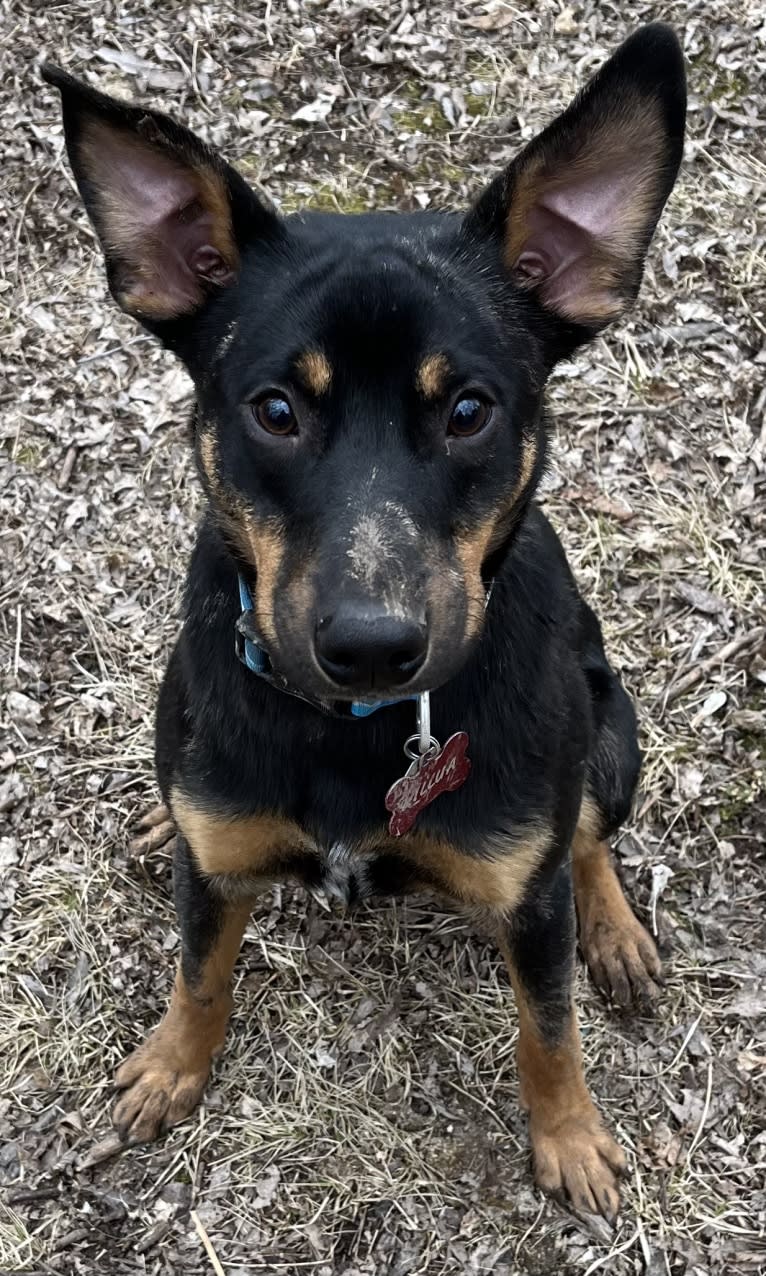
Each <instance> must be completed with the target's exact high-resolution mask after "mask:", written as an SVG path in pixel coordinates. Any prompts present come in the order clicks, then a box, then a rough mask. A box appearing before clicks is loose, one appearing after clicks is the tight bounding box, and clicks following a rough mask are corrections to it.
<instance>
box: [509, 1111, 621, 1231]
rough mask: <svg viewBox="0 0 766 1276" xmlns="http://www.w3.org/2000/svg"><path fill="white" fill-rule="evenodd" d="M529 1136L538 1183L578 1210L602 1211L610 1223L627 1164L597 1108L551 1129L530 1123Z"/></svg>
mask: <svg viewBox="0 0 766 1276" xmlns="http://www.w3.org/2000/svg"><path fill="white" fill-rule="evenodd" d="M530 1134H531V1138H532V1152H533V1156H534V1165H535V1182H536V1183H537V1185H538V1187H540V1188H541V1189H542V1190H543V1191H544V1192H550V1193H551V1195H553V1196H555V1197H556V1198H557V1199H558V1200H559V1201H561V1202H562V1204H567V1205H570V1206H571V1207H572V1208H573V1209H575V1210H577V1211H578V1212H579V1213H584V1214H602V1215H603V1217H604V1218H605V1219H607V1220H608V1222H610V1223H613V1222H614V1220H615V1218H616V1217H617V1213H618V1211H619V1208H620V1192H619V1187H618V1183H619V1179H620V1178H621V1177H622V1176H623V1175H624V1174H625V1171H626V1168H627V1163H626V1160H625V1154H624V1152H623V1151H622V1149H621V1148H620V1147H619V1146H618V1144H617V1143H615V1141H614V1139H613V1138H612V1137H611V1135H610V1134H608V1133H607V1131H606V1130H605V1129H604V1127H603V1125H602V1124H601V1121H600V1119H599V1115H598V1113H597V1111H596V1109H595V1108H593V1109H592V1110H591V1111H590V1112H587V1113H585V1114H584V1115H579V1116H571V1117H567V1118H566V1119H565V1120H563V1121H561V1122H559V1124H558V1125H557V1126H555V1127H554V1128H548V1129H546V1128H545V1127H539V1126H538V1128H535V1125H534V1124H533V1125H532V1128H531V1130H530Z"/></svg>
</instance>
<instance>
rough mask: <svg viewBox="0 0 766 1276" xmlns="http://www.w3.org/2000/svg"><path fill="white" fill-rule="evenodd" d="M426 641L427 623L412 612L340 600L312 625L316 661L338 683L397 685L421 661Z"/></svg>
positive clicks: (369, 686)
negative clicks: (394, 611) (407, 614)
mask: <svg viewBox="0 0 766 1276" xmlns="http://www.w3.org/2000/svg"><path fill="white" fill-rule="evenodd" d="M427 645H428V633H427V630H426V626H425V624H423V623H422V622H420V621H419V620H417V619H415V618H414V617H403V618H402V617H398V616H392V615H391V613H390V612H387V611H381V610H377V609H373V608H370V607H359V606H358V605H354V604H351V603H341V605H340V606H339V607H338V610H337V611H336V612H334V613H333V615H331V616H324V617H322V618H321V619H320V621H319V623H318V624H317V628H316V638H315V647H316V654H317V660H318V661H319V664H320V665H321V667H322V669H323V670H324V672H325V673H326V674H327V675H328V677H329V678H332V680H333V682H335V683H337V685H338V686H340V687H355V688H358V689H360V690H361V689H365V690H372V689H373V688H378V689H382V690H385V689H387V688H392V687H400V686H402V684H403V683H405V682H409V680H410V678H412V677H414V675H415V674H416V673H417V671H418V669H419V668H420V666H421V665H422V664H423V661H424V660H425V658H426V647H427Z"/></svg>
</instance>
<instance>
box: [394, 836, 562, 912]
mask: <svg viewBox="0 0 766 1276" xmlns="http://www.w3.org/2000/svg"><path fill="white" fill-rule="evenodd" d="M550 840H551V833H550V830H549V829H520V830H519V831H518V833H517V834H515V835H514V834H510V835H509V836H508V838H507V840H506V839H503V841H502V843H500V842H499V841H498V843H497V845H493V846H492V847H491V848H489V849H491V850H492V851H494V854H493V855H491V856H490V857H489V858H479V857H478V856H475V855H465V854H463V853H462V852H461V851H459V850H457V849H456V848H455V847H454V846H451V845H450V844H449V843H447V842H441V841H438V840H436V839H433V838H429V837H426V836H425V834H418V833H412V834H410V835H409V836H408V837H407V838H403V839H402V840H401V843H399V842H398V841H397V842H392V843H391V847H390V849H391V851H392V852H393V853H395V854H397V855H400V856H404V857H406V858H407V859H408V860H410V861H412V863H414V864H415V865H416V866H419V867H422V868H423V869H424V870H425V871H426V873H427V874H428V877H429V878H431V879H432V880H433V879H435V880H436V881H437V882H438V883H439V884H440V888H441V889H442V890H443V891H444V892H445V893H446V894H447V895H450V896H451V897H452V898H453V899H458V900H460V901H461V902H463V903H465V904H477V905H485V906H487V907H489V908H493V909H497V910H499V911H501V912H506V911H508V912H511V911H512V910H513V909H514V908H515V907H516V906H517V904H518V903H519V902H520V900H521V899H522V897H523V895H524V892H525V890H526V888H527V885H528V883H529V879H530V878H531V876H532V874H533V873H534V872H535V870H536V869H537V868H538V867H539V865H540V863H541V862H542V860H543V857H544V856H545V853H546V851H547V850H548V847H549V845H550Z"/></svg>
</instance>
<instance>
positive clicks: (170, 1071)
mask: <svg viewBox="0 0 766 1276" xmlns="http://www.w3.org/2000/svg"><path fill="white" fill-rule="evenodd" d="M210 1062H211V1061H210V1060H208V1061H207V1064H206V1065H205V1064H204V1063H202V1061H199V1060H198V1061H195V1065H190V1063H189V1062H188V1060H186V1059H184V1058H183V1057H182V1055H181V1053H180V1052H179V1051H178V1050H177V1049H176V1048H175V1047H174V1044H173V1042H172V1040H171V1038H170V1034H169V1033H167V1032H163V1027H162V1025H160V1027H159V1028H157V1030H156V1031H155V1032H153V1033H152V1034H151V1036H150V1037H149V1038H148V1039H147V1040H146V1041H145V1042H144V1044H143V1045H142V1046H139V1048H138V1050H136V1051H134V1053H133V1054H132V1055H130V1056H129V1058H127V1059H126V1060H125V1062H124V1063H123V1064H122V1066H121V1067H120V1068H118V1070H117V1073H116V1075H115V1078H114V1083H115V1085H116V1086H117V1088H118V1089H121V1090H124V1091H125V1093H124V1094H123V1095H122V1097H121V1098H120V1099H119V1100H118V1102H117V1104H116V1105H115V1108H114V1112H113V1115H112V1120H113V1122H114V1125H115V1126H116V1128H117V1131H118V1133H119V1135H120V1137H121V1138H122V1139H124V1140H125V1141H126V1142H128V1143H148V1142H150V1141H151V1140H152V1139H156V1138H157V1136H158V1135H160V1134H163V1133H164V1132H165V1130H167V1129H169V1127H170V1126H171V1125H177V1124H178V1122H179V1121H183V1120H184V1119H185V1118H186V1117H187V1116H189V1114H190V1113H191V1112H193V1111H194V1109H195V1108H196V1106H197V1104H198V1103H199V1101H200V1099H201V1098H202V1094H203V1092H204V1089H205V1084H206V1082H207V1079H208V1076H209V1075H210Z"/></svg>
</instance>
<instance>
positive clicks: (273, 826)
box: [170, 788, 308, 877]
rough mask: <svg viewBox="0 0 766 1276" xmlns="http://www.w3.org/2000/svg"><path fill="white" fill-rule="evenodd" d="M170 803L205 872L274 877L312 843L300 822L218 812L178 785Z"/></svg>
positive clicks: (265, 816)
mask: <svg viewBox="0 0 766 1276" xmlns="http://www.w3.org/2000/svg"><path fill="white" fill-rule="evenodd" d="M170 805H171V808H172V811H173V818H174V819H175V822H176V824H177V826H178V828H179V829H180V831H181V833H183V835H184V837H185V838H186V840H187V842H188V843H189V845H190V847H191V849H192V852H193V854H194V858H195V860H196V861H197V863H198V865H199V867H200V868H201V869H202V871H203V873H209V874H211V875H213V874H216V875H217V874H225V873H247V874H250V875H251V876H253V877H257V876H259V875H263V876H264V877H269V876H273V875H274V874H275V873H277V872H278V871H279V862H280V860H281V859H282V858H283V857H284V856H285V855H289V854H290V853H291V852H293V851H296V850H301V849H305V848H306V847H307V846H308V839H307V838H306V836H305V834H304V833H302V831H301V830H300V828H299V827H298V825H297V824H293V823H292V822H291V821H289V820H285V819H282V817H281V816H277V815H268V814H263V815H251V816H244V817H241V818H232V817H230V816H225V815H216V814H215V813H213V812H210V811H205V810H203V809H202V808H201V807H199V806H196V805H195V804H194V802H193V801H192V799H191V798H189V797H188V796H187V795H186V794H184V793H182V792H181V790H180V789H178V788H174V789H173V791H172V794H171V801H170Z"/></svg>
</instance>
